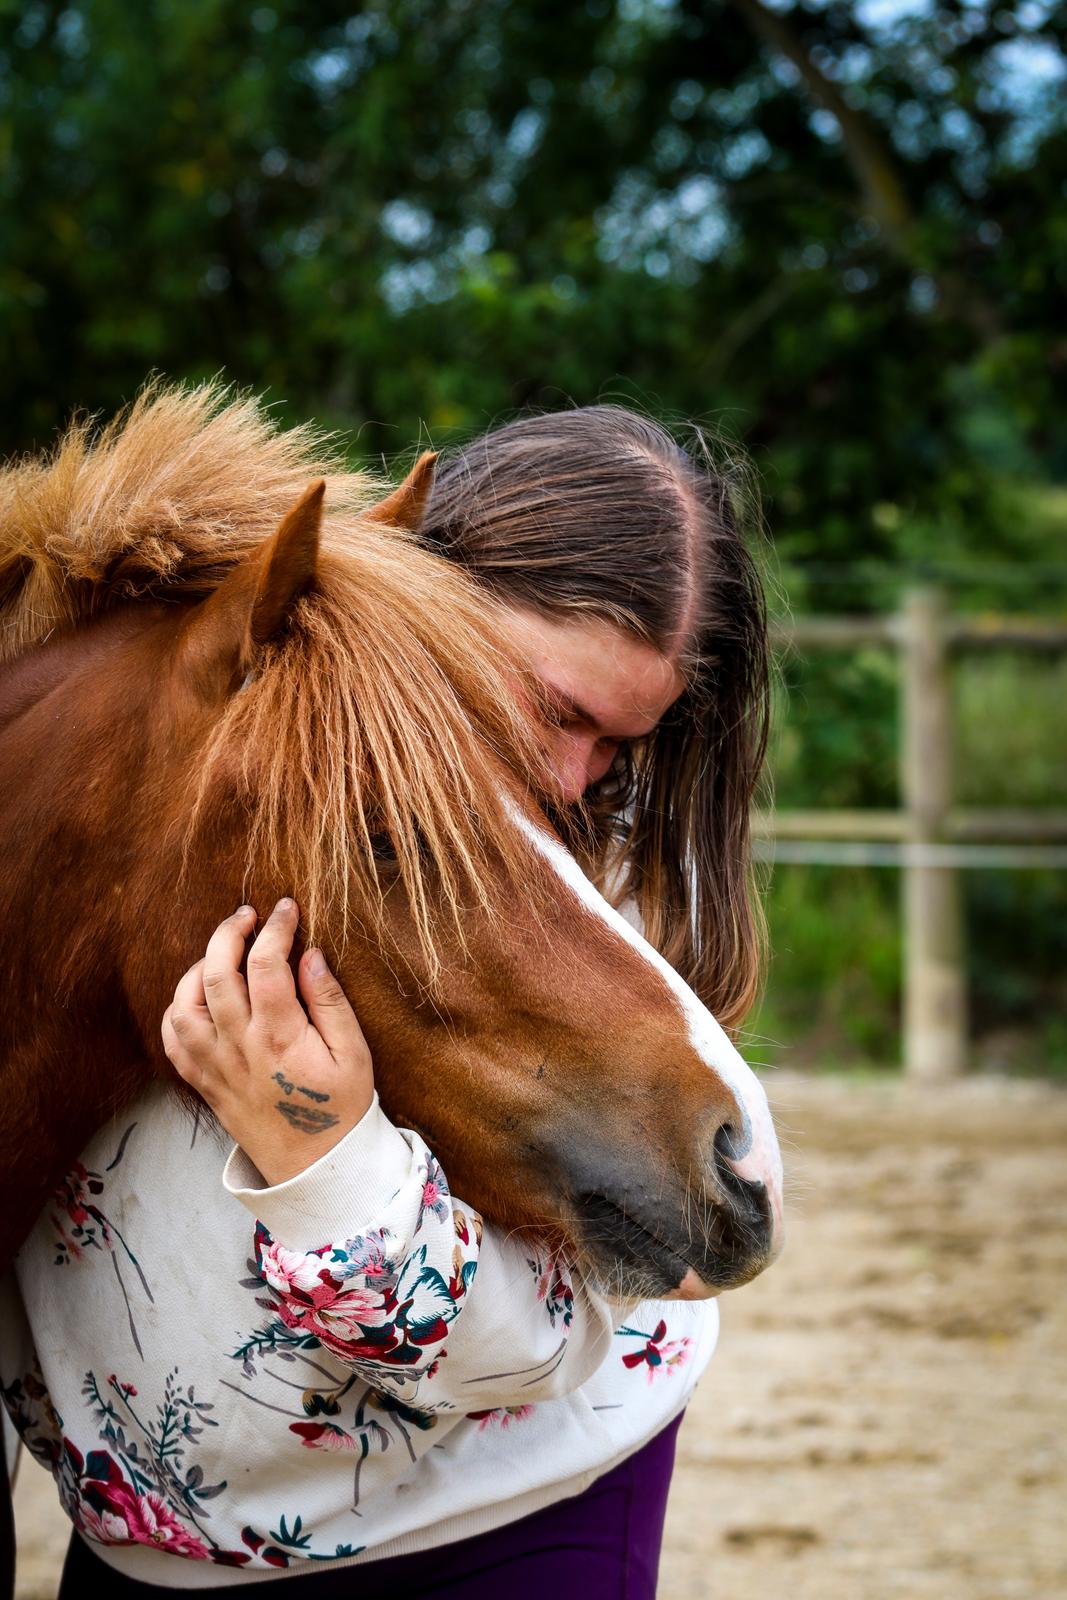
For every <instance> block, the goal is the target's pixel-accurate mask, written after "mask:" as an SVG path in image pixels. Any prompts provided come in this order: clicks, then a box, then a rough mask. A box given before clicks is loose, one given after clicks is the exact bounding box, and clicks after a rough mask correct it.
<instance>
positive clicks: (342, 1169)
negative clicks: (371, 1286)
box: [222, 1092, 417, 1251]
mask: <svg viewBox="0 0 1067 1600" xmlns="http://www.w3.org/2000/svg"><path fill="white" fill-rule="evenodd" d="M416 1165H417V1162H416V1157H415V1154H414V1152H413V1151H412V1149H411V1146H410V1145H409V1144H408V1142H407V1140H406V1139H405V1138H404V1135H403V1134H402V1133H401V1131H400V1129H399V1128H397V1127H394V1125H393V1124H392V1123H391V1122H390V1121H389V1118H388V1117H387V1116H386V1114H385V1112H384V1111H383V1110H382V1108H381V1106H380V1105H379V1103H378V1095H377V1092H376V1093H375V1095H374V1099H373V1100H372V1101H371V1103H370V1105H369V1106H368V1107H367V1110H366V1111H365V1112H364V1114H363V1116H362V1117H361V1119H360V1120H359V1122H357V1123H356V1125H355V1127H354V1128H352V1129H350V1130H349V1132H348V1133H346V1134H345V1136H344V1138H343V1139H342V1140H341V1141H340V1143H339V1144H335V1145H334V1147H333V1149H332V1150H328V1151H327V1152H326V1154H325V1155H324V1156H320V1157H319V1159H318V1161H316V1162H315V1163H314V1165H313V1166H310V1167H307V1168H305V1170H304V1171H303V1172H298V1173H297V1175H296V1177H295V1178H288V1179H287V1180H286V1181H285V1183H279V1184H275V1185H274V1186H273V1187H271V1186H269V1185H266V1184H265V1183H264V1181H263V1177H262V1174H261V1173H260V1171H259V1169H258V1168H257V1167H256V1166H255V1165H254V1164H253V1163H252V1162H251V1161H250V1160H249V1159H248V1157H247V1156H246V1155H245V1153H244V1151H243V1150H242V1149H241V1148H240V1146H238V1145H235V1146H234V1148H233V1149H232V1150H231V1151H230V1155H229V1158H228V1160H227V1162H226V1166H225V1168H224V1169H223V1173H222V1182H223V1185H224V1187H225V1188H226V1189H227V1191H228V1192H229V1193H230V1194H232V1195H233V1196H234V1197H235V1199H237V1200H240V1202H241V1204H242V1205H243V1206H244V1207H245V1208H246V1209H247V1210H248V1211H250V1212H251V1213H252V1215H253V1216H254V1217H256V1218H257V1219H258V1220H259V1221H260V1222H262V1223H263V1225H264V1227H266V1228H267V1229H268V1230H269V1232H270V1233H271V1235H272V1236H273V1237H274V1238H275V1239H277V1240H278V1242H279V1243H280V1244H283V1245H285V1246H286V1248H287V1249H289V1250H301V1251H307V1250H319V1249H321V1248H322V1247H323V1246H324V1245H330V1244H335V1243H336V1242H337V1241H338V1240H343V1239H351V1238H354V1237H355V1236H356V1235H357V1234H360V1233H366V1232H367V1230H368V1229H369V1228H370V1227H371V1226H373V1225H374V1223H375V1222H377V1221H378V1220H379V1219H380V1217H381V1214H382V1212H383V1211H384V1210H385V1208H386V1207H387V1206H388V1204H389V1202H390V1201H391V1200H392V1199H393V1197H394V1196H395V1195H396V1194H397V1192H398V1191H399V1190H400V1189H402V1188H403V1187H404V1185H405V1184H406V1183H408V1182H409V1181H410V1180H411V1178H412V1176H413V1175H414V1176H416V1177H417V1173H416V1172H415V1168H416Z"/></svg>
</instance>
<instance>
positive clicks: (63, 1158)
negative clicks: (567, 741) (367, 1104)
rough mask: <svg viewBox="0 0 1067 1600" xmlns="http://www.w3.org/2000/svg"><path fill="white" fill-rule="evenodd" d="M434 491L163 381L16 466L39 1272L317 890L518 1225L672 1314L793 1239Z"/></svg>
mask: <svg viewBox="0 0 1067 1600" xmlns="http://www.w3.org/2000/svg"><path fill="white" fill-rule="evenodd" d="M309 480H318V481H312V486H311V487H310V488H308V487H307V485H308V483H309ZM431 481H432V457H424V458H423V459H422V460H421V461H420V463H419V465H418V466H417V467H416V469H415V471H414V472H413V473H412V475H411V476H410V477H409V479H408V480H407V481H406V482H405V484H404V485H402V486H401V488H400V489H399V490H396V491H394V492H393V493H391V494H389V495H387V497H386V498H385V499H384V500H382V501H381V502H380V503H374V502H375V496H376V494H377V493H378V491H377V489H376V486H375V485H374V484H373V483H372V481H371V480H370V479H369V477H368V476H367V475H366V474H363V473H353V472H350V471H345V470H343V468H342V466H341V465H340V464H339V463H338V462H337V461H336V460H334V459H332V458H330V457H328V456H327V455H326V454H325V447H324V442H323V440H322V439H321V438H319V437H317V436H316V435H315V434H314V433H313V432H312V431H311V430H309V429H306V428H304V429H295V430H291V431H289V432H280V431H278V430H277V429H276V428H274V427H273V426H272V425H271V424H270V422H269V421H268V420H267V419H266V418H265V417H264V415H263V412H262V411H261V409H260V408H259V406H258V405H257V404H256V403H255V402H254V401H252V400H235V399H234V398H233V397H232V396H231V395H229V394H228V393H227V392H226V391H225V390H221V389H220V388H219V387H218V386H217V385H204V386H201V387H197V388H192V389H183V388H180V387H170V386H165V385H162V384H159V383H156V384H154V385H152V386H150V387H149V388H148V389H147V390H146V391H145V392H144V393H142V395H141V396H140V397H139V398H138V400H137V401H136V402H135V403H134V405H133V407H132V408H131V409H130V410H129V412H128V413H127V414H125V415H124V416H122V417H120V418H118V419H116V420H115V421H114V422H112V423H111V424H110V425H109V426H108V427H107V428H106V429H104V430H103V431H102V432H101V433H99V434H97V435H94V433H93V432H92V430H91V428H90V426H89V425H88V424H87V423H85V422H78V423H76V424H74V425H73V426H72V427H71V428H70V429H69V430H68V432H67V434H66V435H65V436H64V438H63V439H62V440H61V441H60V443H59V445H58V446H57V448H56V450H55V451H54V452H53V453H52V454H51V455H50V456H48V457H44V458H36V459H32V458H31V459H28V460H26V461H23V462H21V463H18V464H16V465H13V466H11V467H10V468H8V469H7V470H5V471H4V472H3V473H2V474H0V660H2V661H3V672H2V678H0V917H2V919H3V927H4V933H5V937H4V940H3V946H2V957H0V961H2V983H0V1038H2V1044H0V1089H2V1093H0V1156H2V1163H3V1166H2V1171H3V1177H2V1191H0V1193H2V1212H0V1215H2V1217H3V1239H2V1249H3V1253H4V1255H5V1257H6V1258H7V1259H10V1257H11V1255H12V1254H13V1253H14V1252H15V1251H16V1250H17V1249H18V1247H19V1245H20V1243H21V1242H22V1240H23V1239H24V1238H25V1236H26V1234H27V1232H28V1230H29V1228H30V1226H31V1224H32V1222H33V1220H34V1218H35V1216H36V1215H37V1213H38V1211H39V1210H40V1208H41V1206H42V1204H43V1203H44V1201H45V1200H46V1199H47V1197H48V1195H49V1193H50V1191H51V1188H52V1187H53V1186H54V1184H55V1183H56V1181H57V1180H58V1179H59V1178H60V1177H61V1175H62V1174H63V1172H64V1171H65V1170H66V1168H67V1167H68V1166H69V1164H71V1163H72V1162H73V1160H74V1159H75V1158H76V1156H77V1154H78V1152H79V1150H80V1149H81V1147H82V1146H83V1145H84V1143H85V1141H86V1140H87V1139H88V1138H89V1136H90V1135H91V1134H92V1132H93V1131H94V1129H95V1128H96V1127H97V1126H98V1125H99V1124H100V1123H102V1122H103V1121H104V1120H105V1119H106V1118H107V1117H109V1116H112V1115H114V1114H115V1113H116V1112H117V1111H118V1110H119V1109H120V1108H121V1107H122V1106H123V1105H124V1104H125V1103H127V1102H129V1101H130V1100H131V1099H132V1098H133V1097H134V1096H136V1095H137V1094H138V1092H139V1091H140V1090H142V1089H143V1088H144V1087H145V1086H146V1084H147V1083H148V1082H149V1080H150V1079H152V1078H153V1077H164V1078H168V1079H170V1080H171V1081H172V1082H173V1083H174V1085H175V1089H176V1092H183V1088H184V1086H179V1083H178V1080H177V1079H176V1077H175V1075H174V1074H173V1072H172V1069H171V1067H170V1065H169V1063H168V1061H167V1059H166V1057H165V1056H164V1054H163V1051H162V1046H161V1040H160V1018H161V1017H162V1014H163V1012H164V1010H165V1008H166V1006H167V1004H168V1002H169V1000H170V998H171V996H172V993H173V989H174V984H175V982H176V980H177V978H178V976H179V975H180V974H181V972H183V971H184V970H185V969H186V968H187V967H188V966H189V965H191V963H192V962H193V961H194V960H195V959H197V957H198V956H199V955H200V954H201V953H202V951H203V949H204V946H205V944H206V942H207V938H208V936H209V934H210V932H211V930H212V929H213V928H214V927H215V925H216V924H217V923H218V922H219V921H220V920H221V919H222V917H223V916H225V915H227V914H228V913H229V912H230V911H231V910H232V909H233V908H234V907H235V906H236V905H238V904H239V903H240V902H242V901H246V900H247V901H251V903H253V904H254V905H256V906H258V907H259V908H260V909H261V911H265V910H266V909H268V908H269V907H270V905H271V904H273V902H274V900H275V899H276V898H277V897H278V896H280V895H281V894H283V893H294V894H295V895H296V897H297V899H298V901H299V903H300V905H301V908H302V913H303V918H304V927H305V931H306V932H307V934H308V936H309V937H310V938H312V939H314V940H315V941H316V942H317V943H320V944H322V945H323V946H324V948H325V950H326V952H327V955H328V958H329V959H330V960H331V963H332V965H333V969H334V971H335V972H336V973H337V974H338V975H339V977H340V979H341V981H342V983H343V984H344V986H345V988H346V989H347V991H348V992H349V993H350V994H351V995H352V996H353V997H354V998H355V1000H356V1003H357V1008H358V1012H359V1016H360V1020H361V1022H362V1024H363V1027H364V1029H365V1032H366V1035H367V1038H368V1041H369V1043H370V1047H371V1050H372V1053H373V1057H374V1061H375V1067H376V1076H377V1081H378V1085H379V1088H380V1093H381V1098H382V1103H383V1105H384V1107H385V1108H386V1110H387V1111H388V1113H389V1114H390V1115H391V1116H392V1118H393V1119H394V1120H395V1121H397V1122H398V1123H400V1124H402V1125H405V1126H408V1127H413V1128H418V1129H419V1130H420V1131H422V1132H423V1133H424V1135H425V1137H426V1138H427V1140H428V1141H429V1143H430V1144H431V1146H432V1147H433V1149H434V1150H435V1152H436V1154H437V1155H438V1156H439V1157H440V1159H441V1161H442V1164H443V1166H444V1169H445V1171H446V1172H447V1173H448V1176H449V1180H450V1182H451V1184H452V1185H453V1187H454V1188H455V1190H456V1192H457V1193H459V1194H461V1195H463V1197H464V1199H465V1200H467V1201H469V1202H470V1203H471V1204H473V1205H475V1206H477V1207H479V1208H480V1209H482V1210H483V1211H484V1212H485V1214H486V1215H487V1216H488V1217H489V1218H490V1219H492V1220H493V1221H494V1222H496V1223H497V1224H499V1225H501V1226H502V1227H506V1228H512V1229H522V1230H537V1231H539V1232H548V1233H550V1234H553V1235H555V1236H556V1237H558V1238H559V1239H560V1240H565V1241H567V1242H568V1243H569V1245H570V1247H571V1248H572V1249H573V1250H574V1251H575V1252H576V1253H577V1254H578V1256H579V1257H580V1258H581V1260H582V1263H583V1266H584V1269H585V1271H586V1272H587V1273H588V1274H589V1275H590V1276H591V1277H592V1278H593V1279H594V1281H598V1282H599V1283H601V1284H602V1285H603V1286H605V1287H606V1288H609V1289H614V1290H616V1291H621V1292H623V1293H626V1294H630V1295H634V1296H637V1297H640V1298H645V1297H656V1296H664V1295H670V1294H678V1295H684V1296H687V1297H688V1296H706V1295H710V1294H713V1293H716V1292H718V1291H719V1290H720V1289H722V1288H727V1287H730V1286H733V1285H737V1284H740V1283H743V1282H745V1281H746V1280H747V1279H749V1278H751V1277H753V1276H754V1275H755V1274H756V1273H757V1272H759V1271H760V1270H761V1269H762V1268H763V1267H764V1266H765V1265H766V1264H767V1262H768V1261H769V1260H770V1259H771V1257H772V1255H773V1254H774V1251H775V1248H776V1245H777V1234H778V1228H779V1223H780V1215H781V1210H780V1193H781V1191H780V1178H781V1169H780V1164H779V1158H778V1151H777V1144H776V1141H775V1137H774V1132H773V1128H772V1126H771V1122H770V1118H769V1114H768V1111H767V1104H766V1098H765V1096H764V1094H763V1091H762V1089H761V1088H760V1086H759V1084H758V1082H757V1080H756V1079H755V1078H754V1077H753V1075H752V1073H751V1072H750V1071H749V1070H748V1068H747V1067H746V1066H745V1064H744V1063H743V1062H742V1060H741V1058H740V1056H739V1055H738V1053H737V1051H736V1049H735V1048H734V1046H733V1045H732V1044H731V1043H730V1041H729V1040H728V1039H727V1037H726V1035H725V1034H724V1032H723V1031H722V1029H721V1028H720V1027H719V1026H718V1024H717V1023H716V1022H715V1021H714V1020H713V1018H712V1017H711V1016H710V1015H709V1014H708V1012H707V1011H706V1010H705V1009H704V1008H703V1007H702V1006H701V1005H700V1003H699V1002H698V1000H697V999H696V997H695V996H694V995H693V994H692V993H691V992H690V991H689V990H688V989H687V988H686V986H685V985H684V984H683V983H682V982H681V980H680V979H679V978H678V977H677V976H676V975H675V974H674V972H673V971H672V970H671V969H670V968H669V967H667V965H666V964H665V963H664V962H663V960H662V959H661V958H660V957H659V955H658V954H657V953H656V952H655V951H653V950H652V949H651V948H650V947H649V946H648V945H647V944H646V943H645V941H644V940H643V939H641V937H640V936H639V935H638V934H637V933H636V932H634V931H633V929H632V928H631V927H630V926H629V924H628V923H627V922H626V921H625V920H624V919H623V917H622V916H621V915H620V914H619V913H618V912H617V911H616V910H614V909H613V908H612V907H611V906H609V905H608V904H607V902H606V901H605V900H604V899H603V898H602V897H601V896H600V894H599V893H598V892H597V891H596V889H594V888H593V886H592V884H591V883H590V882H589V881H588V880H587V879H586V878H585V876H584V875H583V873H582V872H581V871H580V870H579V868H578V866H577V864H576V863H575V862H574V860H573V859H572V858H571V857H570V856H569V855H567V853H566V852H565V851H564V850H563V848H562V846H561V845H560V843H559V842H558V839H557V838H556V837H555V836H554V835H553V834H552V832H551V830H550V828H549V826H548V824H547V822H546V821H545V818H544V815H543V814H542V813H541V812H540V811H539V810H538V808H537V806H536V804H535V802H534V800H533V799H532V798H531V796H530V794H529V792H528V791H529V787H530V785H529V774H530V773H531V772H534V771H536V769H537V760H538V752H537V749H536V746H535V745H534V743H533V742H532V735H531V733H530V719H529V708H528V705H527V707H526V709H525V710H524V709H523V692H522V685H523V672H522V666H521V663H519V662H518V661H517V660H515V659H513V658H512V656H511V655H510V653H509V649H508V646H507V643H506V638H505V635H504V629H503V626H502V624H501V623H500V622H494V621H493V619H492V617H491V615H490V612H491V611H492V609H493V608H492V606H491V603H490V602H489V601H488V599H487V597H486V595H485V594H484V592H482V591H478V590H476V589H475V587H474V585H473V584H472V583H471V582H470V581H469V580H468V579H466V578H465V577H464V576H463V575H462V574H461V573H460V572H459V571H458V570H456V569H455V568H454V567H452V566H450V565H449V564H448V563H446V562H444V561H443V560H441V559H439V558H437V557H435V556H433V555H432V554H430V553H428V552H427V551H426V550H425V549H423V548H422V547H421V546H420V545H419V543H418V541H417V539H416V538H415V537H414V536H413V533H412V531H411V530H414V529H416V528H417V525H418V522H419V517H420V514H421V511H422V508H423V505H424V502H425V500H426V496H427V494H428V491H429V488H430V484H431ZM324 506H325V510H324ZM526 692H527V693H529V692H531V691H530V689H529V686H527V691H526ZM185 1092H187V1091H185Z"/></svg>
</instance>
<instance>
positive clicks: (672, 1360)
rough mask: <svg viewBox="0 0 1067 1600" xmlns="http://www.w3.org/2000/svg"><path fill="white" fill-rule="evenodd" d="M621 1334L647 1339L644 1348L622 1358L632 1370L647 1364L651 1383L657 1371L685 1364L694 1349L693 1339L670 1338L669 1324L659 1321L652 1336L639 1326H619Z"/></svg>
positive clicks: (665, 1370) (671, 1370)
mask: <svg viewBox="0 0 1067 1600" xmlns="http://www.w3.org/2000/svg"><path fill="white" fill-rule="evenodd" d="M618 1332H619V1333H621V1334H629V1335H630V1336H631V1337H634V1338H638V1339H646V1340H647V1342H646V1344H645V1347H644V1349H643V1350H632V1351H630V1352H629V1354H628V1355H624V1356H623V1358H622V1364H623V1366H624V1367H629V1368H630V1370H631V1371H632V1370H633V1369H634V1368H635V1367H640V1366H647V1368H648V1381H649V1383H651V1382H652V1380H653V1379H654V1378H655V1376H656V1373H657V1372H673V1371H674V1370H675V1368H676V1367H681V1366H684V1365H685V1363H686V1362H687V1361H688V1360H689V1353H690V1350H691V1349H692V1344H693V1341H692V1339H687V1338H681V1339H668V1338H667V1324H666V1323H665V1322H662V1321H661V1322H657V1324H656V1328H655V1332H654V1333H653V1334H652V1337H651V1338H648V1336H647V1335H646V1334H643V1333H641V1332H640V1330H639V1329H637V1328H619V1330H618Z"/></svg>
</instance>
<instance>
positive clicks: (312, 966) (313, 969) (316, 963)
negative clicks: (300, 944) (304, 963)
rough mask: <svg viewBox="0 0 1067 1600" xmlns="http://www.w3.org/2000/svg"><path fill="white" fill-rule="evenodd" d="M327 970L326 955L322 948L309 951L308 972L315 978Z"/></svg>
mask: <svg viewBox="0 0 1067 1600" xmlns="http://www.w3.org/2000/svg"><path fill="white" fill-rule="evenodd" d="M325 971H326V957H325V956H324V955H323V953H322V951H321V950H309V951H308V972H309V973H310V974H311V976H312V977H313V978H321V977H322V975H323V973H324V972H325Z"/></svg>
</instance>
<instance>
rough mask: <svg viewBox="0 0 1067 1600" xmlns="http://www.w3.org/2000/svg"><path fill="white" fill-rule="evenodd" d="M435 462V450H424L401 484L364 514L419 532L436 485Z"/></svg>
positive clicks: (374, 519)
mask: <svg viewBox="0 0 1067 1600" xmlns="http://www.w3.org/2000/svg"><path fill="white" fill-rule="evenodd" d="M436 465H437V452H436V450H424V451H423V452H422V455H421V456H420V457H419V459H418V460H417V461H416V463H415V465H414V466H413V467H412V469H411V471H410V472H409V473H408V475H407V477H406V478H405V479H404V481H403V483H402V484H400V486H399V488H396V489H394V490H393V492H392V494H388V495H386V497H385V499H384V500H379V502H378V504H377V505H376V506H372V507H371V509H370V510H369V511H367V512H365V513H364V515H365V516H366V517H367V518H369V520H370V521H371V522H387V523H388V524H389V526H390V527H391V528H407V530H408V532H409V533H418V531H419V529H420V528H421V527H422V519H423V517H424V516H425V514H426V504H427V501H428V500H429V498H430V490H431V489H432V488H433V478H434V469H435V467H436Z"/></svg>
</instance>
